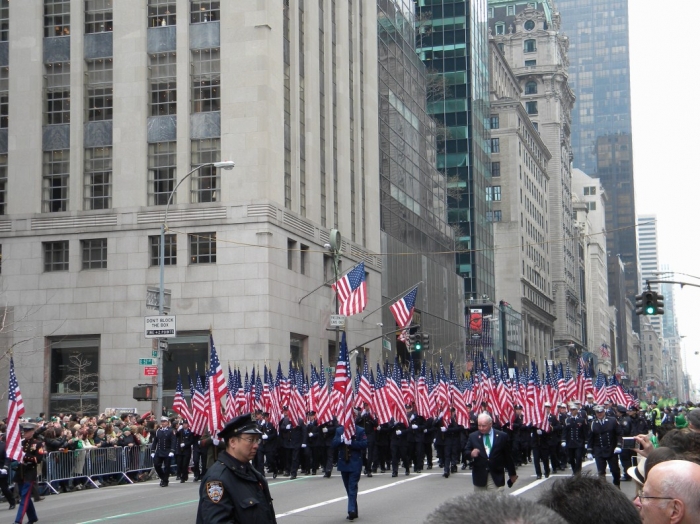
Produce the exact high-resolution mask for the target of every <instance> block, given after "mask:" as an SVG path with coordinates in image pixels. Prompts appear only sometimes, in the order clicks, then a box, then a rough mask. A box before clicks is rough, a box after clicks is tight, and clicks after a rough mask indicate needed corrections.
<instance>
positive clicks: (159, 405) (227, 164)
mask: <svg viewBox="0 0 700 524" xmlns="http://www.w3.org/2000/svg"><path fill="white" fill-rule="evenodd" d="M235 165H236V164H235V163H234V162H233V161H231V160H226V161H224V162H207V163H206V164H200V165H198V166H197V167H195V168H194V169H192V170H191V171H190V172H189V173H187V174H186V175H185V176H184V177H182V179H181V180H180V181H179V182H178V183H177V185H176V186H175V187H174V188H173V190H172V191H170V194H169V195H168V202H167V203H166V204H165V214H164V215H163V223H162V224H161V225H160V246H159V247H160V249H159V255H160V256H159V259H160V260H159V262H160V286H159V294H158V314H159V315H160V316H163V307H164V298H165V230H166V229H167V227H168V208H169V207H170V202H171V201H172V199H173V195H174V194H175V192H176V191H177V188H178V187H180V184H182V183H183V182H184V181H185V180H187V179H188V178H189V177H190V176H192V174H193V173H195V172H196V171H199V170H200V169H202V168H203V167H209V166H213V167H215V168H220V169H226V170H230V169H233V168H234V167H235ZM160 341H161V339H158V359H157V362H158V378H157V381H158V385H157V387H156V396H157V398H156V416H157V417H160V416H161V415H162V414H163V352H162V350H161V348H160Z"/></svg>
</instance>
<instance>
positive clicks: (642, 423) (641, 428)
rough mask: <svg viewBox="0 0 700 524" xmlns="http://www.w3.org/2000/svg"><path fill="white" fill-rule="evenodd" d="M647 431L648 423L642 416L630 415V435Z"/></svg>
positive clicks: (633, 435)
mask: <svg viewBox="0 0 700 524" xmlns="http://www.w3.org/2000/svg"><path fill="white" fill-rule="evenodd" d="M647 433H649V423H648V422H647V419H645V418H644V417H643V416H639V415H637V416H636V417H630V433H629V434H630V436H631V437H635V436H637V435H646V434H647Z"/></svg>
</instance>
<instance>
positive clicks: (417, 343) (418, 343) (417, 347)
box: [413, 342, 423, 351]
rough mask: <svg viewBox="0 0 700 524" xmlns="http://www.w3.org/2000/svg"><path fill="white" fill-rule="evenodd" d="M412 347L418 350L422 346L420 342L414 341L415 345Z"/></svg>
mask: <svg viewBox="0 0 700 524" xmlns="http://www.w3.org/2000/svg"><path fill="white" fill-rule="evenodd" d="M413 347H414V348H415V349H416V351H420V350H421V349H423V346H422V345H421V343H420V342H416V345H415V346H413Z"/></svg>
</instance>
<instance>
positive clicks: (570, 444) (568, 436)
mask: <svg viewBox="0 0 700 524" xmlns="http://www.w3.org/2000/svg"><path fill="white" fill-rule="evenodd" d="M569 409H570V410H571V414H570V415H569V416H568V417H566V420H565V421H564V432H563V434H562V441H561V445H562V448H563V449H564V450H565V451H566V455H567V458H568V460H569V464H571V471H572V472H573V473H574V475H576V473H579V472H580V471H581V463H582V462H583V453H584V450H585V449H586V442H587V440H588V421H587V420H586V417H584V416H583V415H581V414H580V413H579V410H578V406H577V405H576V404H574V403H571V404H569Z"/></svg>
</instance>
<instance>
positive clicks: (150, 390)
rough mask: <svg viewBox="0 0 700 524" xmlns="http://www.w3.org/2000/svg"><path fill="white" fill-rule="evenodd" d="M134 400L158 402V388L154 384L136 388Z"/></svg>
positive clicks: (141, 385) (140, 385)
mask: <svg viewBox="0 0 700 524" xmlns="http://www.w3.org/2000/svg"><path fill="white" fill-rule="evenodd" d="M134 400H156V388H155V386H154V385H153V384H139V385H138V386H134Z"/></svg>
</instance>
